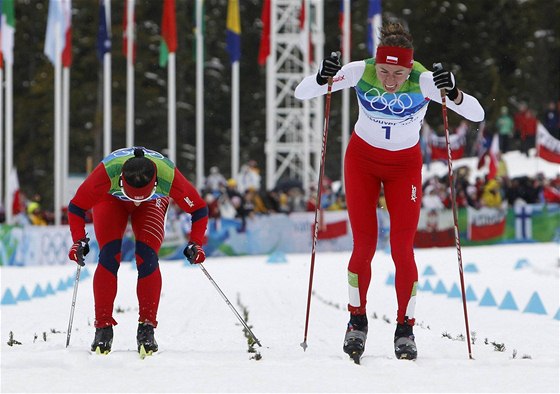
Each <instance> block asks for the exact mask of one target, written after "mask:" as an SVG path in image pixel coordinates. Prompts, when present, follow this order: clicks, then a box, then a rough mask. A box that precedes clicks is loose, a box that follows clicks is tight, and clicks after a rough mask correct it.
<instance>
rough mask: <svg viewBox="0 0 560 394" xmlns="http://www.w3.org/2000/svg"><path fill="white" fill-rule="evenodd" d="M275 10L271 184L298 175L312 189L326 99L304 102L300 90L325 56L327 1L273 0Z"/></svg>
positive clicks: (269, 96) (270, 68)
mask: <svg viewBox="0 0 560 394" xmlns="http://www.w3.org/2000/svg"><path fill="white" fill-rule="evenodd" d="M302 6H303V7H305V8H304V10H303V12H304V14H303V15H304V18H302V14H301V12H302ZM270 13H271V14H270V55H269V56H268V58H267V65H266V78H267V87H266V106H267V115H266V116H267V119H266V138H267V141H266V145H265V149H266V160H267V162H266V188H267V190H272V189H274V187H275V186H276V185H277V183H278V182H279V181H283V180H288V179H290V180H293V179H297V180H299V181H301V183H302V185H303V188H304V192H305V193H307V192H308V191H309V187H310V186H311V185H314V184H315V183H316V182H317V180H318V178H319V165H320V159H321V140H322V127H323V120H324V119H323V113H324V109H323V99H322V98H317V99H313V100H305V101H300V100H297V99H296V98H295V97H294V90H295V88H296V86H297V84H298V83H299V82H300V81H301V80H302V79H303V78H304V77H305V76H307V75H309V74H311V73H313V72H314V71H315V70H317V69H318V62H319V61H320V60H321V59H323V44H324V33H323V1H322V0H307V1H294V0H271V4H270ZM302 20H304V22H300V21H302ZM301 25H303V26H301Z"/></svg>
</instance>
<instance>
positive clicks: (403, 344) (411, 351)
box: [395, 320, 417, 360]
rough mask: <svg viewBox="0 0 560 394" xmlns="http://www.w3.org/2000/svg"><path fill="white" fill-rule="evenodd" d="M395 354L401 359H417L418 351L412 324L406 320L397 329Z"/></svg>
mask: <svg viewBox="0 0 560 394" xmlns="http://www.w3.org/2000/svg"><path fill="white" fill-rule="evenodd" d="M395 356H397V358H398V359H400V360H416V356H417V351H416V343H415V342H414V334H413V333H412V326H411V325H410V324H408V322H407V321H406V320H405V322H404V324H399V323H397V329H396V330H395Z"/></svg>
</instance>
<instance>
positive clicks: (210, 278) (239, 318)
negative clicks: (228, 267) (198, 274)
mask: <svg viewBox="0 0 560 394" xmlns="http://www.w3.org/2000/svg"><path fill="white" fill-rule="evenodd" d="M196 265H198V266H199V267H200V269H201V270H202V272H204V274H205V275H206V277H207V278H208V279H209V280H210V282H212V284H213V285H214V287H215V288H216V290H218V293H220V295H221V296H222V298H223V299H224V301H225V302H226V304H228V306H229V307H230V308H231V310H232V311H233V313H234V314H235V316H237V319H238V320H239V321H240V322H241V324H243V327H245V329H246V330H247V332H249V334H251V337H252V338H253V340H254V341H255V343H256V344H257V345H259V347H262V345H261V342H260V341H259V340H258V339H257V337H256V336H255V334H253V331H251V329H250V328H249V326H248V325H247V323H246V322H245V320H243V318H242V317H241V315H240V314H239V312H237V310H236V309H235V307H234V306H233V305H232V304H231V302H229V300H228V298H227V297H226V295H225V294H224V292H223V291H222V289H220V287H219V286H218V284H217V283H216V282H215V281H214V279H212V277H211V276H210V274H209V273H208V271H206V268H204V266H203V265H202V263H198V264H196Z"/></svg>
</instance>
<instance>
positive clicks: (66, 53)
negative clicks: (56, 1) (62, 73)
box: [61, 0, 72, 67]
mask: <svg viewBox="0 0 560 394" xmlns="http://www.w3.org/2000/svg"><path fill="white" fill-rule="evenodd" d="M61 1H62V10H63V13H64V19H65V20H66V23H65V25H64V45H63V48H62V67H70V66H71V65H72V0H61Z"/></svg>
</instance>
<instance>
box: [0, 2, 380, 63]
mask: <svg viewBox="0 0 560 394" xmlns="http://www.w3.org/2000/svg"><path fill="white" fill-rule="evenodd" d="M134 1H135V0H124V13H123V14H124V17H123V52H124V54H125V55H126V48H127V39H128V37H127V34H126V32H127V20H128V18H127V12H128V9H129V6H130V4H131V3H132V7H131V9H132V10H134ZM270 2H271V0H265V1H264V4H263V8H262V15H261V20H262V24H263V30H262V35H261V43H260V47H259V55H258V62H259V64H261V65H264V64H265V63H266V58H267V57H268V55H269V54H270V12H271V9H270ZM0 3H1V9H2V22H1V30H0V31H1V36H2V46H1V50H2V59H0V65H1V62H2V60H3V61H4V62H7V63H9V64H11V63H13V47H14V31H15V12H14V0H0ZM344 3H345V2H344V0H341V1H340V15H339V21H340V28H341V30H342V22H341V21H342V20H343V15H344V13H345V12H346V11H345V9H344ZM110 6H111V1H110V0H99V29H98V37H97V50H98V55H99V58H100V59H102V58H103V55H104V54H105V53H107V52H109V51H110V50H111V14H110ZM305 9H306V8H305V0H302V5H301V13H300V28H301V29H304V25H305V23H306V22H305V21H306V20H307V19H308V18H305ZM71 15H72V0H54V1H51V2H50V3H49V14H48V23H47V34H46V39H45V55H47V57H48V58H49V60H50V61H51V62H52V63H53V64H54V63H55V61H56V57H57V56H61V57H62V58H61V61H62V64H63V67H69V66H70V65H71V63H72V20H71ZM132 20H134V16H133V17H132ZM380 24H381V0H369V5H368V18H367V31H368V33H367V44H368V51H369V53H371V54H372V55H373V54H374V53H375V40H376V38H377V34H376V33H375V31H376V27H377V28H378V27H379V26H380ZM57 35H58V37H57ZM161 36H162V38H161V47H160V65H161V66H162V67H164V66H165V65H166V64H167V57H168V54H169V53H172V52H175V51H177V25H176V14H175V0H163V13H162V23H161ZM57 42H58V43H61V44H60V47H59V48H56V47H55V45H56V43H57ZM226 43H227V51H228V53H229V56H230V61H231V62H232V63H233V62H236V61H239V60H240V58H241V22H240V11H239V0H229V1H228V11H227V30H226ZM135 55H136V54H135V49H134V50H133V58H135Z"/></svg>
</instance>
